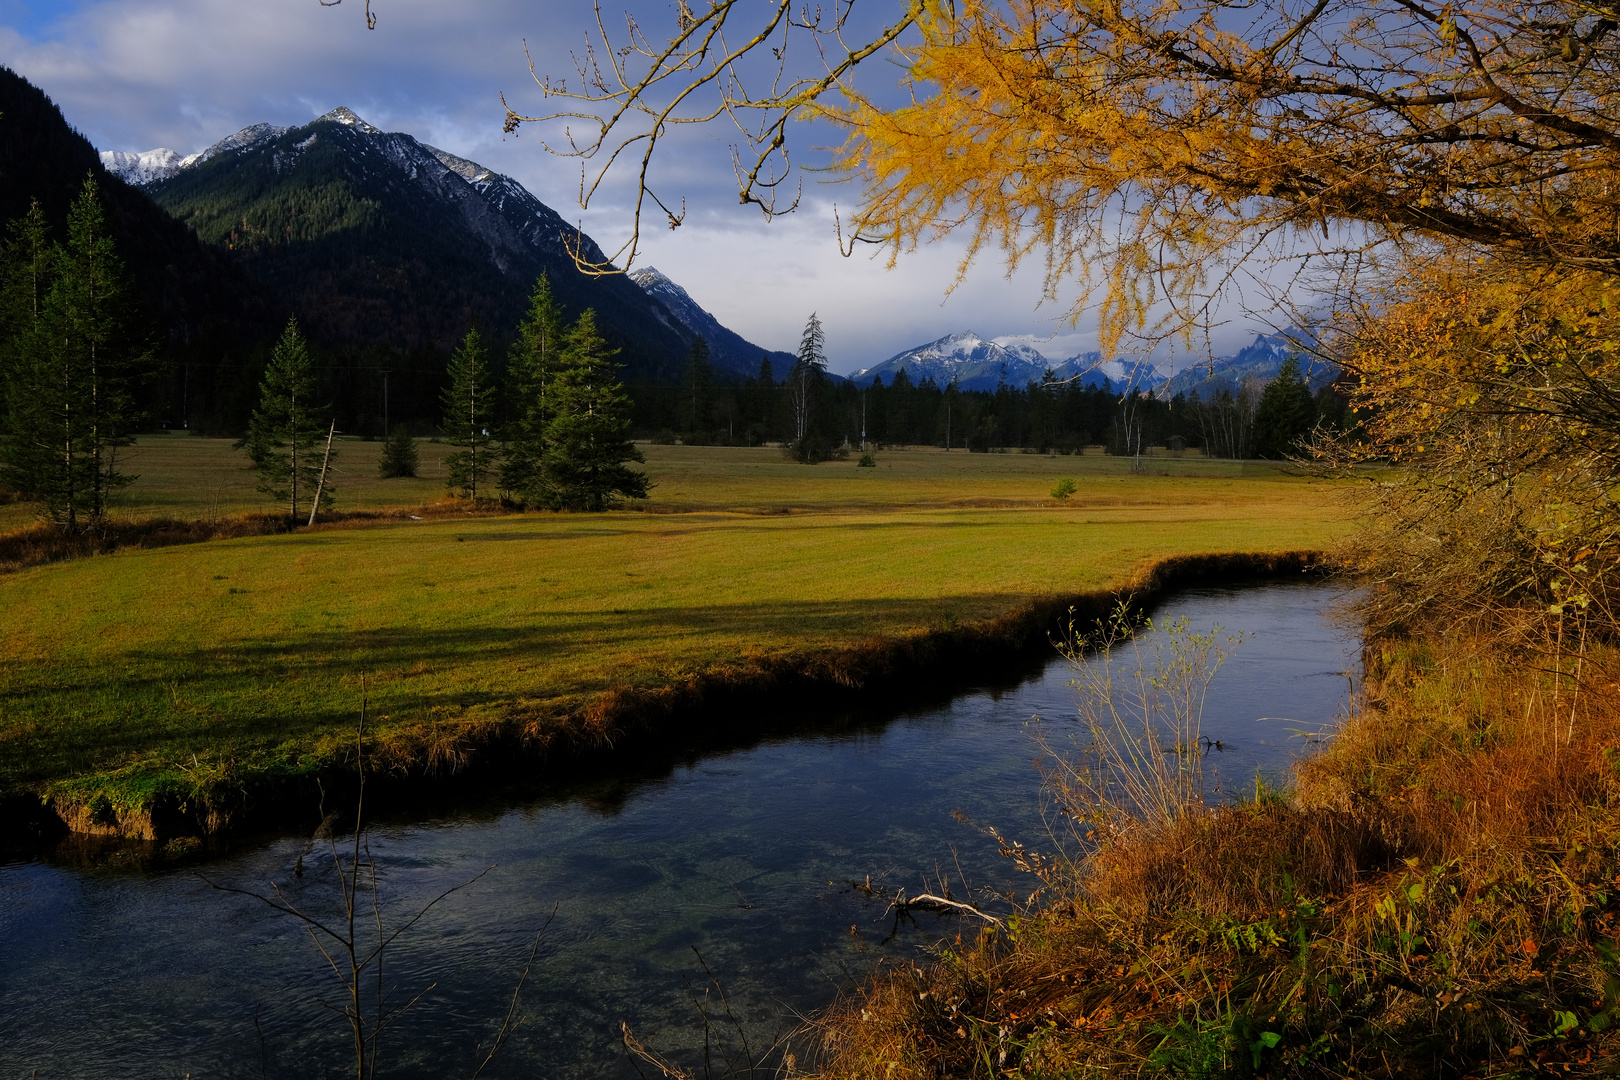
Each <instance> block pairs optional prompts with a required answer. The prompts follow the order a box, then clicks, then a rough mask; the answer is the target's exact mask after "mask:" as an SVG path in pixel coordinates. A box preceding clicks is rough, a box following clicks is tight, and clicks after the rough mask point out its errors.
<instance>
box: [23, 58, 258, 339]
mask: <svg viewBox="0 0 1620 1080" xmlns="http://www.w3.org/2000/svg"><path fill="white" fill-rule="evenodd" d="M86 176H94V177H95V178H96V182H97V184H98V185H99V186H100V188H101V191H102V196H103V199H104V201H105V205H106V208H107V217H108V221H109V223H110V225H111V228H112V232H113V238H114V240H115V242H116V243H117V247H118V254H119V256H120V257H121V258H122V259H123V261H124V265H125V267H126V268H127V269H128V271H129V276H130V278H131V279H132V281H133V282H134V283H135V285H136V286H137V288H138V289H139V291H140V294H141V295H142V298H143V299H144V300H145V301H146V304H147V309H148V311H149V314H150V318H151V321H152V324H153V331H154V334H155V336H156V338H157V343H158V345H159V348H160V352H162V353H163V355H164V358H165V359H168V360H170V361H177V360H183V359H185V358H187V357H188V356H190V355H192V354H199V355H200V353H199V350H202V349H204V348H205V347H206V348H207V349H208V350H209V351H211V352H213V353H217V352H218V351H219V350H220V349H222V348H227V347H229V345H228V343H231V342H235V341H237V340H238V339H239V338H240V337H241V335H242V332H243V331H246V333H247V336H248V337H253V336H255V335H256V334H257V333H259V332H261V331H262V330H263V328H265V327H268V326H271V325H273V324H275V323H276V322H277V321H278V319H284V318H285V317H286V314H285V312H284V311H278V310H277V309H276V305H275V304H274V303H273V302H272V301H271V300H270V297H269V295H268V294H267V293H266V292H265V291H264V290H263V289H261V288H259V287H258V286H256V285H254V284H253V283H252V282H251V280H250V279H249V278H248V277H247V276H246V275H245V274H243V273H242V272H241V270H240V269H239V268H237V266H236V265H235V262H234V260H232V259H231V258H230V257H229V255H228V253H225V252H221V251H218V250H217V249H214V248H211V247H209V246H207V245H205V244H202V243H199V242H198V239H197V237H195V236H194V235H192V233H191V231H190V230H189V229H187V228H186V226H185V225H184V224H182V223H180V222H177V221H175V220H174V219H173V218H172V217H171V216H169V214H167V213H166V212H165V211H164V210H163V209H161V208H160V207H158V206H157V205H156V204H154V203H153V202H152V200H151V199H150V198H149V197H148V196H147V195H146V194H144V193H143V192H141V191H139V190H137V189H135V188H132V187H130V186H129V185H128V184H126V183H124V181H122V180H121V179H119V178H118V177H116V176H114V175H111V174H110V173H108V172H107V171H106V170H105V169H104V168H103V167H102V164H101V160H100V158H99V157H98V155H97V154H96V151H95V148H94V147H92V146H91V145H90V143H89V141H88V140H86V139H85V137H84V136H83V135H80V134H79V133H78V132H77V131H74V130H73V129H72V128H71V127H69V126H68V123H67V121H66V120H65V119H63V117H62V113H61V110H59V109H58V108H57V107H56V105H55V104H54V103H53V102H52V101H51V99H50V98H49V97H47V96H46V95H45V92H44V91H42V90H40V89H39V88H38V87H36V86H34V85H33V84H31V83H29V82H28V81H27V80H26V79H24V78H23V77H22V76H20V75H18V74H17V73H16V72H14V71H12V70H11V69H10V68H5V67H0V220H3V221H14V220H16V219H17V218H20V217H22V216H23V215H24V214H26V213H27V212H28V207H29V204H30V203H31V202H33V200H35V199H38V200H39V203H40V206H41V208H42V209H43V210H44V212H45V217H46V220H47V221H49V222H50V223H51V226H52V227H53V228H54V229H55V230H56V232H57V238H58V239H60V240H65V239H66V235H65V230H66V224H67V214H68V206H69V204H70V203H71V202H72V201H73V199H74V197H75V196H77V195H78V193H79V189H80V187H81V186H82V185H83V184H84V180H85V177H86Z"/></svg>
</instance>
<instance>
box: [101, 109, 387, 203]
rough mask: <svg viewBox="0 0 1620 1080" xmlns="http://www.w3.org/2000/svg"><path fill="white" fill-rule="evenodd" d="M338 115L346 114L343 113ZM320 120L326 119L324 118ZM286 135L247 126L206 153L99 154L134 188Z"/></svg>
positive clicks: (281, 130) (161, 150)
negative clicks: (187, 154)
mask: <svg viewBox="0 0 1620 1080" xmlns="http://www.w3.org/2000/svg"><path fill="white" fill-rule="evenodd" d="M341 111H343V112H345V113H349V110H347V109H343V110H341ZM331 115H332V114H331V113H328V114H327V116H328V117H330V116H331ZM349 115H350V116H354V114H353V113H349ZM322 119H326V117H323V118H322ZM355 119H357V120H358V119H359V118H358V117H355ZM361 123H364V121H361ZM367 126H368V127H369V126H370V125H367ZM373 130H375V129H373ZM286 131H287V129H286V128H284V127H276V126H275V125H274V124H251V125H249V126H248V127H245V128H243V129H242V130H241V131H238V132H237V133H236V134H235V135H227V136H226V137H225V138H223V139H221V140H219V142H217V143H215V144H214V145H213V146H210V147H209V148H208V149H206V150H204V151H202V152H200V153H196V154H191V155H189V156H187V157H181V156H180V155H179V154H177V153H175V152H174V151H173V150H170V149H168V148H167V147H159V148H158V149H156V150H146V151H142V152H141V153H138V154H132V153H129V152H127V151H124V150H103V151H102V152H101V164H102V165H103V166H104V167H105V168H106V169H107V171H108V172H110V173H112V174H113V175H114V176H117V177H119V178H120V179H122V180H123V181H124V182H125V183H129V184H135V185H137V186H139V185H141V184H155V183H157V182H158V181H159V180H167V179H169V177H171V176H175V175H177V174H178V173H179V172H180V171H181V170H182V169H189V168H190V167H191V166H193V165H196V164H199V163H201V162H204V161H207V160H208V159H209V158H213V157H217V156H219V155H220V154H223V153H226V152H227V151H231V150H236V151H242V150H247V149H250V148H251V147H253V146H256V145H257V144H259V143H261V142H263V141H264V140H266V139H274V138H276V137H278V136H280V135H281V134H283V133H284V132H286Z"/></svg>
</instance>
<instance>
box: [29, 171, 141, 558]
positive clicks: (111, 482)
mask: <svg viewBox="0 0 1620 1080" xmlns="http://www.w3.org/2000/svg"><path fill="white" fill-rule="evenodd" d="M11 232H12V237H13V241H12V243H11V245H9V248H8V252H7V260H6V274H5V288H4V292H5V298H6V300H5V305H4V308H5V315H4V319H5V326H4V333H5V341H6V346H5V349H4V363H5V370H4V377H5V385H6V390H5V394H4V403H5V416H4V423H5V427H4V433H3V440H0V461H3V467H0V479H3V480H4V481H5V482H6V483H7V484H9V485H10V486H12V487H13V488H15V489H17V490H19V491H22V492H26V493H28V494H30V495H34V496H36V497H38V498H39V499H40V500H41V501H42V502H43V503H44V504H45V512H46V515H47V516H48V517H49V518H50V519H51V520H52V521H55V522H56V523H58V524H59V525H62V526H64V527H65V528H67V529H68V530H70V531H75V532H76V531H80V530H83V529H89V528H94V527H96V526H97V525H99V524H100V522H101V520H102V519H103V518H104V517H105V515H106V512H107V500H108V497H109V496H110V495H111V493H112V492H113V491H114V490H116V489H117V488H120V487H123V486H124V485H126V484H128V483H130V482H131V481H132V480H133V479H134V477H132V476H126V475H124V474H122V473H120V472H119V471H118V457H117V455H118V450H119V448H120V447H123V446H127V445H129V443H130V441H131V439H130V435H129V432H130V429H131V428H132V427H133V426H134V424H135V422H136V411H135V406H134V402H133V399H132V398H131V396H130V394H129V390H128V384H129V382H130V380H131V379H132V378H133V376H134V374H135V373H136V371H138V370H139V369H140V368H142V367H144V366H146V365H147V364H148V363H149V362H150V355H149V354H148V353H146V352H145V351H144V350H142V349H141V348H140V347H139V344H138V342H137V341H136V340H135V337H134V334H133V333H132V332H131V324H132V322H133V319H132V317H131V312H130V301H129V298H128V293H127V288H126V286H125V283H124V280H123V264H122V262H121V261H120V260H119V258H118V255H117V253H116V252H115V251H114V249H113V242H112V238H111V236H110V235H109V234H108V229H107V224H106V218H105V215H104V214H103V212H102V207H101V196H100V192H99V191H98V190H97V187H96V183H95V180H94V178H93V177H91V178H87V179H86V180H85V183H84V186H83V187H82V188H81V189H80V192H79V196H78V198H77V199H75V200H74V202H73V207H72V209H71V210H70V211H69V214H68V242H67V246H66V247H65V248H61V247H56V246H54V245H51V244H50V243H49V239H48V230H47V228H46V226H45V222H44V217H43V214H42V213H41V212H40V211H39V208H38V205H37V204H35V206H34V207H33V208H32V209H31V210H30V212H29V214H28V215H27V216H26V217H25V218H23V219H22V220H21V221H20V222H17V223H15V224H13V226H12V229H11Z"/></svg>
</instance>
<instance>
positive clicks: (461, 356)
mask: <svg viewBox="0 0 1620 1080" xmlns="http://www.w3.org/2000/svg"><path fill="white" fill-rule="evenodd" d="M449 375H450V386H449V388H448V389H447V390H445V392H444V433H445V438H444V441H445V442H447V443H449V444H450V445H451V446H459V447H461V448H462V449H461V450H460V451H459V452H457V453H454V454H451V455H450V456H449V457H447V458H445V459H444V465H445V468H446V469H447V470H448V471H449V486H450V487H452V488H460V489H461V494H462V495H463V496H464V497H466V498H469V499H476V498H478V494H479V488H480V487H483V489H484V494H485V495H488V494H489V485H488V484H487V483H486V479H487V478H488V476H489V474H490V473H491V472H492V471H493V470H494V468H495V458H496V451H495V438H494V436H492V435H491V434H490V433H489V427H490V423H491V419H492V413H493V411H494V410H493V406H494V404H495V402H494V392H493V389H492V386H491V382H490V374H489V356H488V354H487V353H486V352H485V350H484V341H483V338H481V337H480V336H479V334H478V331H477V330H469V331H467V336H466V337H465V338H463V339H462V341H461V348H459V349H457V350H456V352H455V355H454V356H452V357H451V358H450V371H449Z"/></svg>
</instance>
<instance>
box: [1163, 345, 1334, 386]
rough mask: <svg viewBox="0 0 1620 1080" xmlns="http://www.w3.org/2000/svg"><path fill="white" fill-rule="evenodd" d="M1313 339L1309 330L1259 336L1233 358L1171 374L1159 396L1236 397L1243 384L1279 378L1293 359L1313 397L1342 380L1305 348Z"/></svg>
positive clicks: (1218, 359) (1332, 367)
mask: <svg viewBox="0 0 1620 1080" xmlns="http://www.w3.org/2000/svg"><path fill="white" fill-rule="evenodd" d="M1310 340H1311V335H1310V334H1309V332H1308V331H1304V330H1300V329H1297V328H1296V329H1289V330H1287V331H1284V332H1283V333H1281V334H1257V335H1255V339H1254V340H1253V341H1251V342H1250V343H1249V344H1247V345H1245V346H1244V347H1243V348H1241V349H1239V350H1238V351H1237V352H1235V353H1233V354H1232V355H1231V356H1217V357H1212V358H1211V359H1209V360H1203V361H1200V362H1198V363H1196V364H1190V365H1188V366H1186V367H1184V368H1182V369H1181V370H1180V371H1178V372H1176V373H1175V374H1174V375H1172V376H1171V377H1170V378H1169V379H1168V380H1167V381H1166V382H1165V384H1164V385H1163V386H1162V387H1161V388H1160V389H1159V391H1158V394H1159V396H1160V397H1174V396H1175V395H1177V394H1187V395H1189V396H1190V395H1191V394H1193V393H1195V392H1196V393H1197V394H1198V396H1199V397H1200V398H1202V399H1203V400H1205V401H1208V400H1209V399H1210V398H1212V397H1214V396H1215V395H1217V394H1219V393H1221V392H1222V391H1225V392H1227V393H1231V394H1234V395H1235V394H1236V393H1237V392H1238V390H1239V389H1240V388H1241V387H1242V385H1243V384H1244V383H1245V382H1247V381H1249V380H1253V381H1255V382H1258V383H1264V382H1267V381H1268V380H1270V379H1273V378H1275V377H1276V375H1277V372H1278V371H1280V370H1281V369H1282V365H1283V361H1284V360H1286V359H1287V358H1288V357H1290V356H1293V357H1296V358H1297V359H1298V360H1299V365H1300V369H1301V371H1302V372H1303V373H1304V375H1305V382H1306V384H1307V385H1308V386H1309V387H1310V389H1311V392H1312V393H1313V394H1314V393H1316V392H1317V391H1318V390H1321V389H1322V388H1323V387H1324V386H1329V385H1331V384H1332V383H1333V381H1334V380H1335V379H1337V378H1338V377H1339V368H1338V366H1337V365H1335V364H1329V363H1326V362H1324V361H1322V360H1317V359H1314V358H1313V357H1312V356H1311V355H1310V353H1309V351H1308V350H1306V349H1304V348H1302V345H1303V344H1305V343H1308V342H1309V341H1310Z"/></svg>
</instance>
